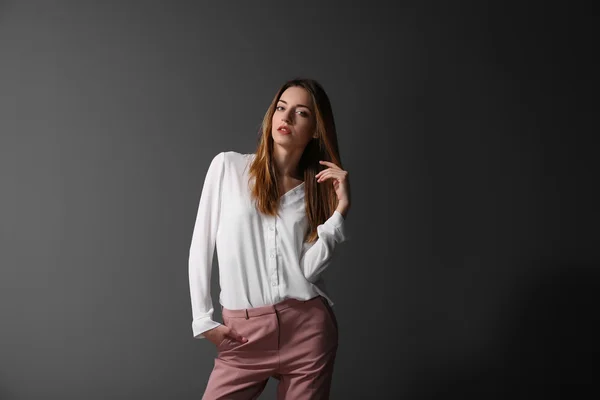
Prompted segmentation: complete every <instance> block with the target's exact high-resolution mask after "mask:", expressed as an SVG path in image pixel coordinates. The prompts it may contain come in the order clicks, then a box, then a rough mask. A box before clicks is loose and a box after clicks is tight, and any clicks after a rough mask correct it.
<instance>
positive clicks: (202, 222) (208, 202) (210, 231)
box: [189, 152, 225, 339]
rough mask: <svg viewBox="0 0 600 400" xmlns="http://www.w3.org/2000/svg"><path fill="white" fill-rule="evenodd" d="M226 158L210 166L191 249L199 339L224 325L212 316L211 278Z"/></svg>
mask: <svg viewBox="0 0 600 400" xmlns="http://www.w3.org/2000/svg"><path fill="white" fill-rule="evenodd" d="M224 157H225V154H224V152H221V153H219V154H217V155H216V156H215V157H214V158H213V160H212V161H211V163H210V166H209V167H208V172H207V173H206V178H205V179H204V185H203V187H202V194H201V195H200V204H199V206H198V213H197V216H196V222H195V225H194V231H193V234H192V241H191V246H190V251H189V280H190V295H191V301H192V332H193V335H194V338H196V339H204V338H205V336H204V335H203V334H202V333H203V332H205V331H207V330H209V329H212V328H215V327H217V326H219V325H221V324H220V323H219V322H216V321H213V319H212V315H213V311H214V309H213V302H212V298H211V294H210V281H211V273H212V262H213V256H214V253H215V244H216V236H217V228H218V226H219V213H220V203H221V191H222V180H223V173H224Z"/></svg>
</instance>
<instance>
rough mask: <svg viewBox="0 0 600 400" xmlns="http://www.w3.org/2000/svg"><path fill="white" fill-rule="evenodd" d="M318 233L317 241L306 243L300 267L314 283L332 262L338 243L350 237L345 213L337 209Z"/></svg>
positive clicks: (319, 227)
mask: <svg viewBox="0 0 600 400" xmlns="http://www.w3.org/2000/svg"><path fill="white" fill-rule="evenodd" d="M342 211H343V210H342ZM317 235H318V237H319V238H318V239H317V241H316V242H313V243H311V244H309V243H304V245H303V251H302V255H301V257H300V268H301V269H302V272H303V274H304V277H305V278H306V279H307V280H308V281H309V282H312V283H314V282H316V281H317V280H318V279H319V276H320V275H321V273H322V272H323V271H324V270H325V269H327V267H329V265H330V264H331V261H332V259H333V255H334V251H335V248H336V245H338V244H340V243H343V242H346V241H348V240H349V239H350V238H349V236H348V233H347V232H346V225H345V218H344V216H343V214H342V213H341V212H340V211H338V209H336V210H335V211H334V212H333V215H332V216H331V217H329V219H328V220H327V221H325V222H324V223H323V224H321V225H319V226H317Z"/></svg>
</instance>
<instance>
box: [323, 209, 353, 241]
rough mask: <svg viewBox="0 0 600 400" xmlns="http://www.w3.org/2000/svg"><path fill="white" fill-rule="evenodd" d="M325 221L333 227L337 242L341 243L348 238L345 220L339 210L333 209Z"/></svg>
mask: <svg viewBox="0 0 600 400" xmlns="http://www.w3.org/2000/svg"><path fill="white" fill-rule="evenodd" d="M326 223H328V224H330V225H332V226H333V227H334V228H335V232H336V234H335V238H336V242H337V243H342V242H346V241H348V240H350V236H349V235H348V230H347V229H346V220H345V218H344V216H343V215H342V213H341V212H339V211H338V210H335V211H334V212H333V215H332V216H331V217H329V219H328V220H327V221H326Z"/></svg>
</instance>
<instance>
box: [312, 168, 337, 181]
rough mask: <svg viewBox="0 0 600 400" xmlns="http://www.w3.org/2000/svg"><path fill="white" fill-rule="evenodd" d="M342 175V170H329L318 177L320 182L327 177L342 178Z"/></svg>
mask: <svg viewBox="0 0 600 400" xmlns="http://www.w3.org/2000/svg"><path fill="white" fill-rule="evenodd" d="M341 176H342V170H339V171H338V170H331V169H330V170H327V172H324V173H323V174H322V175H321V176H319V178H318V179H317V181H318V182H322V181H324V180H325V179H329V178H338V179H339V178H341Z"/></svg>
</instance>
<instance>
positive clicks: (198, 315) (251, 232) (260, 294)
mask: <svg viewBox="0 0 600 400" xmlns="http://www.w3.org/2000/svg"><path fill="white" fill-rule="evenodd" d="M254 157H255V154H240V153H238V152H235V151H227V152H221V153H219V154H217V155H216V156H215V157H214V158H213V160H212V161H211V163H210V166H209V168H208V172H207V173H206V178H205V180H204V186H203V188H202V193H201V196H200V204H199V206H198V214H197V217H196V222H195V226H194V231H193V234H192V240H191V246H190V252H189V280H190V294H191V301H192V318H193V320H192V331H193V335H194V337H195V338H196V339H203V338H204V335H202V333H203V332H205V331H207V330H209V329H212V328H215V327H217V326H219V325H221V324H220V323H219V322H217V321H214V320H213V319H212V316H213V311H214V308H213V304H212V299H211V294H210V281H211V270H212V262H213V255H214V249H215V246H216V249H217V259H218V265H219V277H220V279H219V283H220V286H221V293H220V296H219V302H220V303H221V305H222V306H223V307H225V308H228V309H234V310H235V309H243V308H253V307H260V306H264V305H270V304H275V303H278V302H280V301H282V300H284V299H286V298H296V299H299V300H308V299H311V298H313V297H315V296H317V295H319V294H320V295H322V296H324V297H325V298H326V299H327V300H328V302H329V304H330V305H331V306H333V301H331V298H330V297H329V296H328V295H327V293H326V289H325V285H324V281H323V279H322V277H321V273H322V272H323V271H324V270H325V269H326V268H327V267H328V266H329V265H330V264H331V261H332V258H333V256H334V249H335V247H336V245H337V244H339V243H342V242H345V241H347V240H349V236H348V234H347V232H346V229H345V224H344V217H343V215H342V214H341V213H340V212H339V211H337V210H336V211H334V213H333V215H332V216H331V217H330V218H329V219H328V220H327V221H325V222H324V223H323V224H322V225H319V226H318V228H317V233H318V239H317V241H316V242H313V243H310V244H308V243H303V238H304V233H305V232H306V230H307V229H308V219H307V217H306V212H305V208H304V207H305V206H304V182H302V183H301V184H299V185H298V186H296V187H295V188H293V189H291V190H289V191H287V192H286V193H285V194H284V195H283V196H281V198H280V204H279V216H276V217H274V216H270V215H265V214H262V213H260V212H259V211H258V210H257V209H256V207H255V203H254V200H252V199H251V197H250V186H249V184H248V178H249V175H248V169H249V166H250V163H251V161H252V160H253V159H254ZM250 183H253V181H250Z"/></svg>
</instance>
